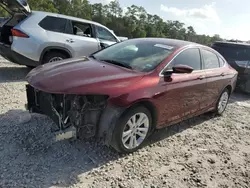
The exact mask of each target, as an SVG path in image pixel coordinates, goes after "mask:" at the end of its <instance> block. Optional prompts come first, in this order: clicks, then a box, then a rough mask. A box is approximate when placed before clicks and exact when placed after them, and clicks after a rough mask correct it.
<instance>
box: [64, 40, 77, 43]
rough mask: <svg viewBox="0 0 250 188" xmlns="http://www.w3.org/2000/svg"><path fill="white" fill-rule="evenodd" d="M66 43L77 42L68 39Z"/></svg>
mask: <svg viewBox="0 0 250 188" xmlns="http://www.w3.org/2000/svg"><path fill="white" fill-rule="evenodd" d="M66 41H67V42H69V43H73V42H75V40H73V39H67V40H66Z"/></svg>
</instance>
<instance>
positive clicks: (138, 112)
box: [111, 106, 152, 153]
mask: <svg viewBox="0 0 250 188" xmlns="http://www.w3.org/2000/svg"><path fill="white" fill-rule="evenodd" d="M151 128H152V117H151V113H150V112H149V110H148V109H147V108H145V107H142V106H140V107H137V108H133V109H131V110H129V111H128V112H127V113H126V114H124V115H123V116H122V117H121V119H120V120H119V121H118V124H117V125H116V127H115V129H114V132H113V138H112V142H111V145H112V147H113V148H115V149H116V150H117V151H118V152H121V153H131V152H135V151H136V150H138V149H139V148H140V147H141V146H142V145H143V143H144V142H145V140H146V139H147V138H148V136H149V133H150V130H151Z"/></svg>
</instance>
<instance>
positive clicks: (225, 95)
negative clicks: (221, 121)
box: [215, 88, 229, 116]
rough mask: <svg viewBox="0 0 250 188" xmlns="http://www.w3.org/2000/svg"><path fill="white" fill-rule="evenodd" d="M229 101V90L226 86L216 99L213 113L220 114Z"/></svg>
mask: <svg viewBox="0 0 250 188" xmlns="http://www.w3.org/2000/svg"><path fill="white" fill-rule="evenodd" d="M228 101H229V90H228V89H227V88H226V89H224V90H223V91H222V93H221V95H220V98H219V99H218V101H217V104H216V109H215V114H216V115H219V116H221V115H222V114H223V113H224V111H225V109H226V107H227V104H228Z"/></svg>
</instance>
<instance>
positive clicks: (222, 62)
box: [218, 57, 225, 67]
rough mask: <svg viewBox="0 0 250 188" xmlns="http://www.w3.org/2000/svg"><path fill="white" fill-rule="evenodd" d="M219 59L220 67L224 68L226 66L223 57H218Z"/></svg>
mask: <svg viewBox="0 0 250 188" xmlns="http://www.w3.org/2000/svg"><path fill="white" fill-rule="evenodd" d="M218 58H219V62H220V67H223V66H224V64H225V61H224V60H223V59H222V58H221V57H218Z"/></svg>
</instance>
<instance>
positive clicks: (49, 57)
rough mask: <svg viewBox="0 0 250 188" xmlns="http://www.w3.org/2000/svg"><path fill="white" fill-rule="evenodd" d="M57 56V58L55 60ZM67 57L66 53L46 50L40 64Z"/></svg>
mask: <svg viewBox="0 0 250 188" xmlns="http://www.w3.org/2000/svg"><path fill="white" fill-rule="evenodd" d="M56 58H57V60H56ZM66 58H67V55H66V54H64V53H62V52H57V51H52V52H48V53H46V54H45V56H44V58H43V61H42V64H45V63H53V62H55V61H58V60H63V59H66ZM53 59H55V61H53Z"/></svg>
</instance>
